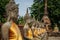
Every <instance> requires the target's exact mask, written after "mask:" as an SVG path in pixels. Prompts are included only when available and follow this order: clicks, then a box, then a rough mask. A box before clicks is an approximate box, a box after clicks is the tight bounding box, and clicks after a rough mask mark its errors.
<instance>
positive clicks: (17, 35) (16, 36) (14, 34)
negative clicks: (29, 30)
mask: <svg viewBox="0 0 60 40" xmlns="http://www.w3.org/2000/svg"><path fill="white" fill-rule="evenodd" d="M9 40H22V35H21V32H20V30H19V28H18V26H17V25H16V24H15V23H14V22H12V25H11V27H10V30H9Z"/></svg>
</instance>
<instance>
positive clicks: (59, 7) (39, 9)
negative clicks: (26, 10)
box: [30, 0, 60, 26]
mask: <svg viewBox="0 0 60 40" xmlns="http://www.w3.org/2000/svg"><path fill="white" fill-rule="evenodd" d="M33 2H34V3H33V5H32V6H31V7H30V10H31V16H32V17H33V15H35V18H36V19H38V20H39V21H40V20H41V18H42V17H43V14H44V2H45V1H44V0H34V1H33ZM47 5H48V6H47V11H48V15H49V18H50V20H51V22H52V25H53V24H54V23H57V24H58V26H59V24H60V23H59V20H60V19H59V18H60V0H48V2H47Z"/></svg>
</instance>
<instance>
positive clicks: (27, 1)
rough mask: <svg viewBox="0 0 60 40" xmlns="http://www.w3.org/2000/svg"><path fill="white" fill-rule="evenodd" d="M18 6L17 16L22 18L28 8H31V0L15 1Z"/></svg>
mask: <svg viewBox="0 0 60 40" xmlns="http://www.w3.org/2000/svg"><path fill="white" fill-rule="evenodd" d="M15 2H16V4H19V13H18V14H19V16H24V15H25V14H26V10H27V8H28V7H31V5H32V4H33V0H15Z"/></svg>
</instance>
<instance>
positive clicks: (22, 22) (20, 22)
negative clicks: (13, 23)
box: [18, 16, 25, 25]
mask: <svg viewBox="0 0 60 40" xmlns="http://www.w3.org/2000/svg"><path fill="white" fill-rule="evenodd" d="M18 24H22V25H24V24H25V21H24V18H23V17H21V16H20V17H19V18H18Z"/></svg>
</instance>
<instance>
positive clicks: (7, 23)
mask: <svg viewBox="0 0 60 40" xmlns="http://www.w3.org/2000/svg"><path fill="white" fill-rule="evenodd" d="M10 26H11V23H10V22H6V23H4V24H3V25H2V27H4V28H5V27H10Z"/></svg>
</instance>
